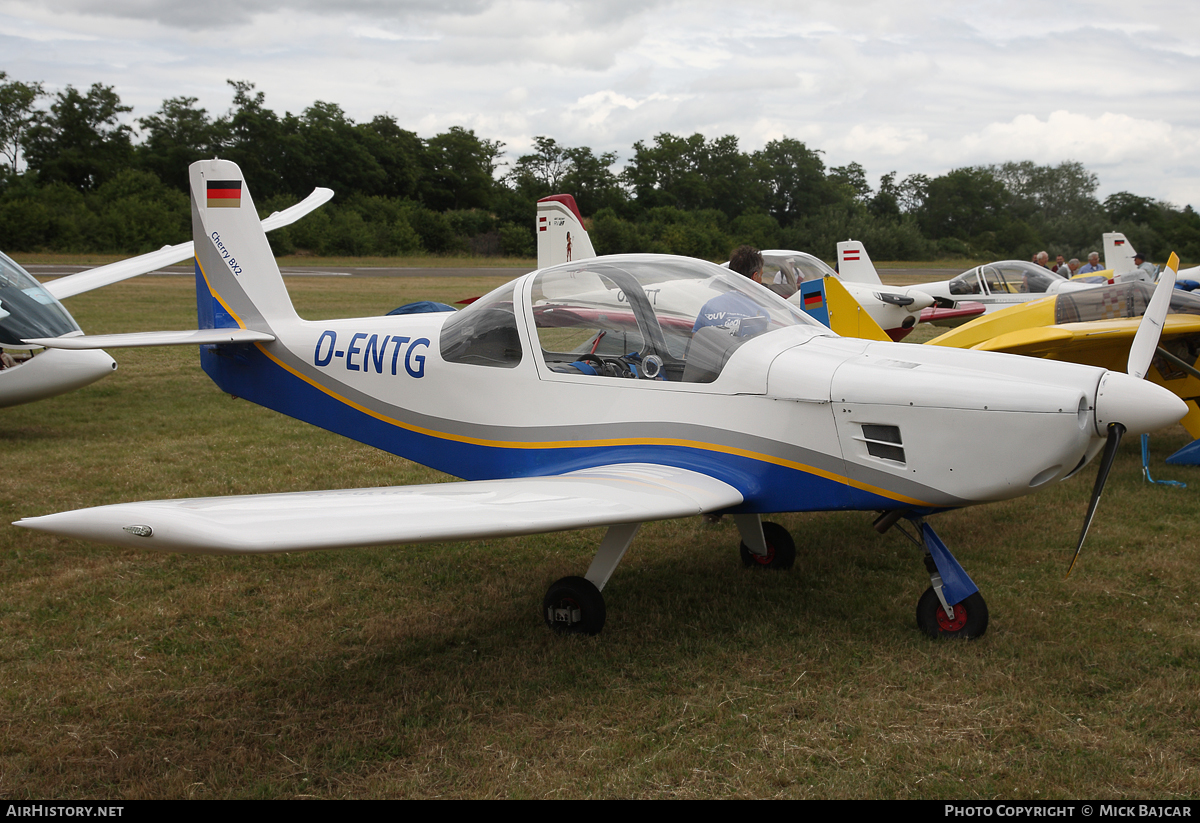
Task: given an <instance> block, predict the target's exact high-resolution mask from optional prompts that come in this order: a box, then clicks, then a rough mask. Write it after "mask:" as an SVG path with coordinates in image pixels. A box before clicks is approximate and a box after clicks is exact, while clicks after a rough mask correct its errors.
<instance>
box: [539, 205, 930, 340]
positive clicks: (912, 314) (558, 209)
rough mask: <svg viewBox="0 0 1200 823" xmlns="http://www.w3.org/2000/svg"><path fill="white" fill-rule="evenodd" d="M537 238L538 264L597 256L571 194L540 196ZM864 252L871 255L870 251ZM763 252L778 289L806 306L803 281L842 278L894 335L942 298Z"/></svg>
mask: <svg viewBox="0 0 1200 823" xmlns="http://www.w3.org/2000/svg"><path fill="white" fill-rule="evenodd" d="M537 237H538V268H546V267H548V266H552V265H556V264H558V263H564V262H567V261H578V260H586V259H587V258H589V257H595V256H596V252H595V250H594V249H593V247H592V243H591V240H590V238H589V237H588V232H587V229H585V228H584V226H583V217H582V216H581V215H580V214H579V209H578V207H577V206H576V205H575V198H574V197H572V196H571V195H569V194H556V195H552V196H550V197H546V198H543V199H542V200H539V201H538V206H537ZM843 245H846V244H842V243H839V244H838V249H839V254H840V253H841V248H842V246H843ZM849 245H850V246H853V247H857V248H858V249H859V250H861V249H862V244H861V243H858V242H857V241H849ZM862 253H863V254H864V255H865V251H862ZM762 256H763V276H762V282H763V285H764V286H766V287H767V288H769V289H771V290H772V291H774V292H775V293H776V294H778V295H780V296H782V297H783V298H785V299H787V300H790V301H791V302H792V303H794V304H795V305H797V306H800V307H801V308H803V299H804V297H803V295H801V293H800V285H801V284H802V283H806V282H812V281H815V280H821V279H823V278H825V277H832V278H834V279H838V280H841V282H842V285H843V286H844V287H845V289H846V291H847V292H849V294H850V295H851V296H852V297H853V298H854V299H855V300H856V301H857V302H858V304H859V305H860V306H862V307H863V308H864V309H865V310H866V311H867V313H868V314H869V315H870V316H871V318H872V319H873V320H874V321H875V323H877V324H879V326H880V328H881V329H883V331H884V332H885V333H886V334H887V336H888V337H890V338H891V339H892V340H900V339H902V338H903V337H904V336H905V335H907V334H908V333H909V332H910V331H911V330H912V327H913V326H914V325H916V323H917V322H918V321H919V320H920V318H921V312H922V310H924V309H928V308H931V307H933V306H934V305H935V304H936V303H937V302H938V301H936V300H935V299H934V298H932V297H930V296H929V295H927V294H925V293H924V292H921V291H916V290H910V289H907V288H894V287H890V286H884V285H883V284H882V282H881V281H880V279H879V276H878V275H877V274H875V270H874V268H870V269H869V274H868V273H867V272H866V271H862V270H860V274H861V276H860V277H858V278H850V277H846V276H844V275H839V274H838V273H837V272H835V271H834V270H833V269H831V268H830V267H829V266H828V265H827V264H826V263H825V262H824V261H823V260H821V259H819V258H817V257H814V256H813V255H811V254H808V253H806V252H802V251H790V250H786V249H765V250H763V252H762ZM724 265H726V266H728V263H725V264H724ZM944 303H945V306H947V307H948V306H950V305H953V304H952V303H951V301H944Z"/></svg>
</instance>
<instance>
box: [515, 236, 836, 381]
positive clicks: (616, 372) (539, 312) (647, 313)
mask: <svg viewBox="0 0 1200 823" xmlns="http://www.w3.org/2000/svg"><path fill="white" fill-rule="evenodd" d="M530 310H531V312H532V315H533V320H534V327H535V328H536V330H537V336H538V342H539V343H540V347H541V350H542V351H541V353H542V357H543V358H544V359H545V361H546V363H547V365H548V366H550V367H551V368H552V369H554V370H555V371H563V372H570V371H571V370H577V371H582V372H583V373H592V372H593V371H594V372H595V373H596V374H598V375H604V376H620V377H630V376H632V377H654V378H656V379H661V380H676V381H684V382H710V381H711V380H713V379H715V378H716V376H717V374H719V372H720V369H721V367H722V366H723V365H724V362H725V360H727V359H728V357H729V356H730V355H731V354H732V352H733V351H734V350H735V349H736V348H737V347H739V346H740V345H742V344H743V343H745V342H747V341H748V340H750V339H752V338H755V337H758V336H760V335H763V334H767V333H769V332H771V331H773V330H776V329H780V328H785V327H792V326H805V327H810V328H812V329H813V330H814V331H819V332H821V333H828V330H827V329H826V328H825V327H824V326H822V325H821V324H819V323H818V322H817V321H815V320H813V319H812V318H810V317H809V316H808V315H806V314H805V313H804V312H802V311H800V310H799V309H797V308H796V307H795V306H793V305H791V304H790V303H787V302H786V301H784V300H783V299H781V298H780V297H779V296H778V295H775V294H774V293H772V292H771V291H770V290H769V289H767V288H765V287H763V286H761V285H759V284H758V283H755V282H753V281H752V280H750V279H749V278H747V277H743V276H741V275H739V274H737V273H735V272H730V271H729V270H728V269H725V268H722V267H720V266H718V265H716V264H714V263H708V262H706V261H703V260H696V259H694V258H687V257H672V256H666V255H617V256H612V257H601V258H593V259H590V260H585V261H581V262H578V263H564V264H561V265H558V266H554V267H552V268H549V269H545V270H543V271H541V272H539V273H538V274H537V275H536V276H535V277H534V281H533V284H532V288H531V290H530ZM698 341H703V342H701V343H700V344H699V345H697V342H698ZM647 358H655V360H654V361H652V366H651V367H650V368H643V365H644V364H645V361H646V360H647ZM701 360H706V361H713V362H707V363H706V364H705V367H704V368H702V369H701V368H699V361H701ZM689 361H691V364H692V366H693V368H689V367H688V363H689ZM589 366H590V369H591V371H589ZM647 372H648V373H647Z"/></svg>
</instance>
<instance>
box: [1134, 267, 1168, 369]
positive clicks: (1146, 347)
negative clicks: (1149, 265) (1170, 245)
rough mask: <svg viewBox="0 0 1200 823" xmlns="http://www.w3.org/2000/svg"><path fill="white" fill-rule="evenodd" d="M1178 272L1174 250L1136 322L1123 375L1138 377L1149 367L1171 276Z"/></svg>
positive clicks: (1165, 306)
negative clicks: (1144, 310)
mask: <svg viewBox="0 0 1200 823" xmlns="http://www.w3.org/2000/svg"><path fill="white" fill-rule="evenodd" d="M1178 273H1179V258H1178V257H1177V256H1176V254H1175V252H1171V259H1169V260H1168V261H1167V265H1166V266H1165V267H1163V270H1162V274H1160V275H1159V276H1158V285H1157V286H1156V287H1155V288H1154V296H1153V297H1151V298H1150V304H1149V305H1148V306H1146V314H1145V315H1144V316H1143V317H1142V322H1141V323H1139V324H1138V330H1137V334H1135V335H1134V337H1133V345H1132V346H1130V347H1129V362H1128V364H1127V365H1126V366H1125V373H1126V374H1129V375H1132V376H1133V377H1137V378H1138V379H1141V378H1144V377H1145V376H1146V372H1148V371H1149V370H1150V361H1151V360H1153V359H1154V350H1155V348H1157V347H1158V338H1159V336H1160V335H1161V334H1162V329H1163V323H1164V322H1165V321H1166V318H1167V311H1168V310H1169V309H1170V308H1171V293H1172V292H1174V291H1175V275H1176V274H1178Z"/></svg>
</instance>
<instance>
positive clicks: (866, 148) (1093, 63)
mask: <svg viewBox="0 0 1200 823" xmlns="http://www.w3.org/2000/svg"><path fill="white" fill-rule="evenodd" d="M0 70H3V71H6V72H8V75H9V77H10V78H13V79H18V80H25V81H33V80H40V81H43V82H44V83H45V84H46V86H47V88H48V89H49V90H52V91H55V90H58V89H61V88H63V87H65V86H67V85H68V84H70V85H74V86H76V87H79V88H87V87H88V86H90V85H91V84H92V83H96V82H99V83H103V84H106V85H111V86H114V87H115V88H116V90H117V92H118V93H119V94H120V95H121V98H122V100H123V101H124V102H125V103H126V104H128V105H132V106H134V112H133V115H132V116H133V117H138V116H146V115H148V114H152V113H153V112H154V111H155V110H157V109H158V107H159V106H160V105H161V103H162V101H163V100H164V99H165V98H168V97H177V96H192V97H197V98H199V100H200V105H202V106H203V107H205V108H207V109H208V111H209V113H210V114H213V115H216V114H220V113H223V112H224V111H226V110H227V109H228V107H229V104H230V99H231V90H230V89H229V87H228V86H227V85H226V83H225V81H226V80H227V79H237V80H248V81H251V82H253V83H255V84H256V85H257V87H258V89H259V90H260V91H263V92H265V93H266V102H267V105H268V106H269V107H271V108H273V109H274V110H276V111H278V112H283V111H292V112H297V113H298V112H300V111H302V110H303V109H304V108H306V107H307V106H308V105H310V104H311V103H312V102H313V101H314V100H326V101H331V102H334V103H337V104H339V105H340V106H341V107H342V108H343V109H345V111H346V112H347V113H348V114H349V116H351V117H352V118H354V119H356V120H369V119H370V118H371V117H373V116H375V115H376V114H384V113H386V114H390V115H393V116H395V117H396V118H397V120H398V121H399V122H400V124H401V125H402V126H403V127H405V128H408V129H411V130H413V131H416V132H417V133H418V134H420V135H422V136H425V137H429V136H432V135H434V134H436V133H438V132H440V131H444V130H445V129H447V128H448V127H450V126H453V125H461V126H465V127H468V128H473V129H475V131H476V133H477V134H479V135H481V136H483V137H487V138H488V139H493V140H502V141H504V143H505V144H506V145H507V150H508V151H509V153H510V157H512V158H515V157H516V156H518V155H519V154H521V153H524V150H526V149H527V148H528V147H529V146H530V145H531V142H532V138H533V137H534V135H548V136H551V137H554V138H555V139H557V140H558V141H559V142H560V143H561V144H564V145H568V146H579V145H586V146H591V147H592V148H593V149H595V150H596V151H597V152H600V151H616V152H617V153H618V154H619V155H620V158H621V160H625V159H627V158H628V157H629V156H630V154H631V150H632V149H631V147H632V145H633V143H634V142H635V141H637V140H647V141H649V140H651V139H653V137H654V135H655V134H658V133H660V132H664V131H665V132H673V133H675V134H692V133H694V132H700V133H702V134H704V135H706V136H707V137H710V138H711V137H717V136H720V135H724V134H734V135H737V137H738V139H739V140H740V145H741V146H742V148H743V149H745V150H754V149H758V148H761V147H762V146H763V145H764V144H765V143H767V142H768V141H770V140H772V139H775V138H779V137H783V136H788V137H794V138H797V139H800V140H803V141H805V142H806V143H807V144H808V145H809V147H811V148H816V149H820V150H822V151H824V153H825V159H826V162H827V164H828V165H830V166H836V165H842V164H845V163H848V162H851V161H857V162H859V163H861V164H863V166H865V167H866V169H867V173H868V178H869V180H870V181H871V184H872V186H875V185H877V184H878V178H879V176H880V175H881V174H885V173H887V172H889V171H897V172H899V174H900V176H901V177H903V176H905V175H907V174H911V173H914V172H922V173H925V174H928V175H930V176H935V175H938V174H941V173H944V172H946V171H949V170H950V169H952V168H957V167H959V166H965V165H976V164H987V163H1000V162H1004V161H1006V160H1033V161H1034V162H1037V163H1039V164H1056V163H1059V162H1061V161H1064V160H1078V161H1080V162H1082V163H1084V165H1086V166H1087V167H1088V168H1089V169H1091V170H1092V171H1093V172H1095V173H1096V174H1097V175H1098V176H1099V179H1100V191H1099V194H1100V195H1101V196H1102V197H1103V196H1104V195H1107V194H1111V193H1112V192H1115V191H1123V190H1124V191H1133V192H1135V193H1137V194H1141V195H1146V196H1150V197H1155V198H1159V199H1162V200H1167V201H1170V202H1172V203H1175V204H1176V205H1179V206H1182V205H1184V204H1192V205H1193V206H1194V207H1196V208H1200V4H1198V3H1195V2H1194V0H1163V1H1162V2H1154V0H1150V2H1144V3H1141V4H1133V3H1129V2H1112V1H1111V0H1097V1H1096V2H1074V1H1073V0H1059V2H1055V3H1046V2H1028V1H1027V0H1008V2H983V1H982V0H976V1H975V2H953V0H947V1H946V2H943V1H942V0H908V2H905V3H897V2H895V0H892V1H891V2H873V1H871V0H838V2H828V3H826V2H795V0H790V1H789V0H742V2H738V3H734V2H707V0H686V2H676V0H606V2H594V0H591V1H589V2H577V1H576V0H561V1H560V2H553V3H551V2H543V0H440V2H436V1H435V0H342V1H341V2H339V3H336V4H335V3H330V2H325V0H210V2H207V3H198V2H195V0H34V1H33V2H28V1H27V0H0Z"/></svg>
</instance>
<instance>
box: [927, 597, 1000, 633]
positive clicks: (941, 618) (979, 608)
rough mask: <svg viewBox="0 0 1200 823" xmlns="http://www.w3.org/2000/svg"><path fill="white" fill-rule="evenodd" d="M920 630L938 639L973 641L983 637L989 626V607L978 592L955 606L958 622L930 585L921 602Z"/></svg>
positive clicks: (955, 615)
mask: <svg viewBox="0 0 1200 823" xmlns="http://www.w3.org/2000/svg"><path fill="white" fill-rule="evenodd" d="M917 627H918V628H920V630H921V631H923V632H925V634H927V635H928V636H929V637H932V638H934V639H935V640H936V639H937V638H939V637H961V638H963V639H965V640H973V639H975V638H976V637H983V633H984V632H986V631H987V627H988V607H987V603H986V602H984V599H983V595H981V594H980V593H979V592H975V593H974V594H973V595H971V596H970V597H968V598H967V599H966V600H964V601H962V602H961V603H959V604H957V605H956V606H955V607H954V619H953V620H951V619H949V618H948V617H947V616H946V611H945V609H943V608H942V604H941V602H940V601H939V600H938V598H937V592H935V591H934V590H933V587H932V586H930V587H929V588H928V589H926V590H925V593H924V594H923V595H921V599H920V600H918V601H917Z"/></svg>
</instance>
